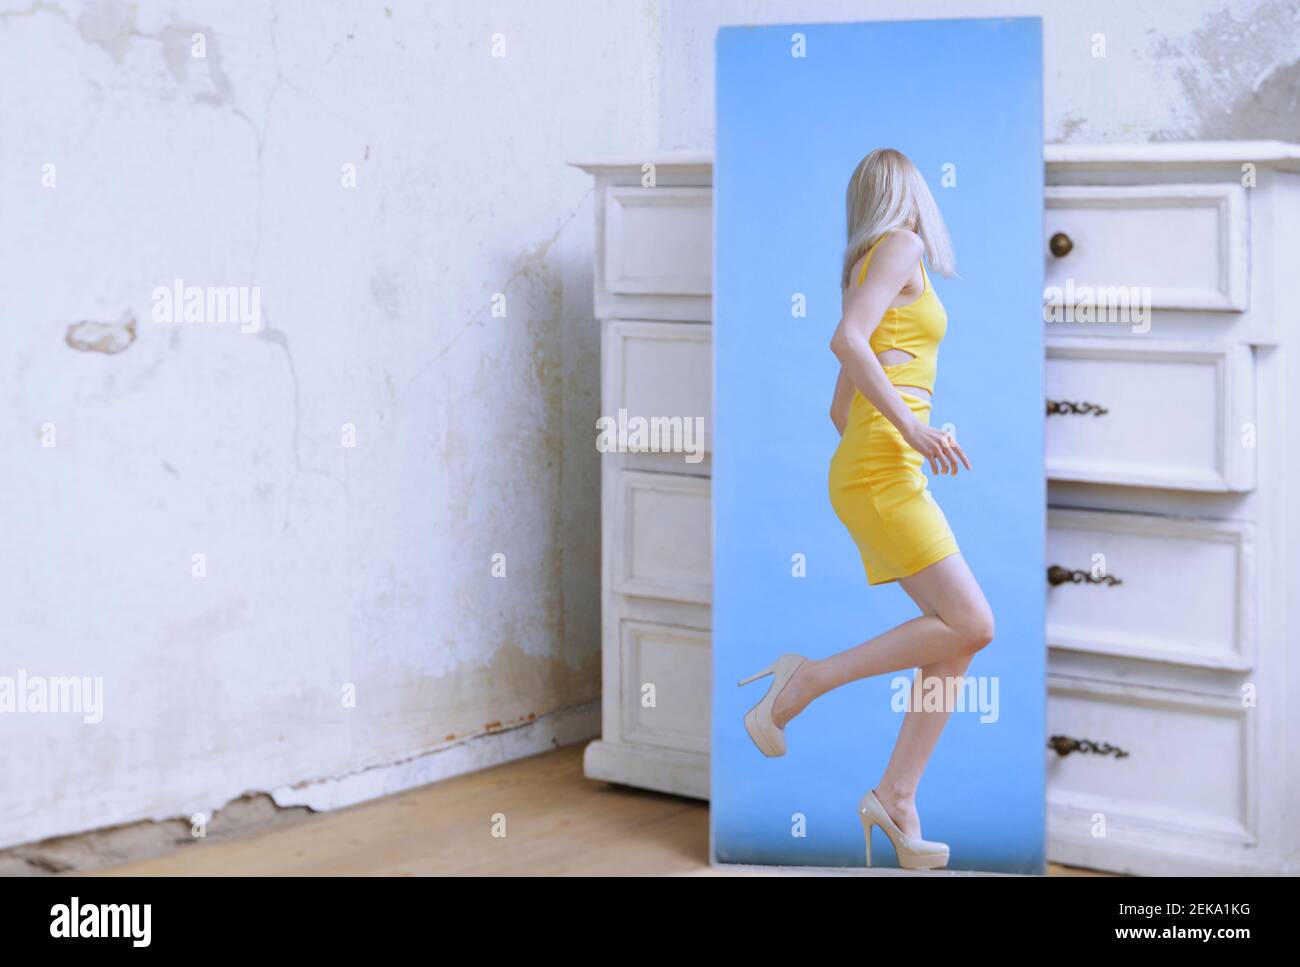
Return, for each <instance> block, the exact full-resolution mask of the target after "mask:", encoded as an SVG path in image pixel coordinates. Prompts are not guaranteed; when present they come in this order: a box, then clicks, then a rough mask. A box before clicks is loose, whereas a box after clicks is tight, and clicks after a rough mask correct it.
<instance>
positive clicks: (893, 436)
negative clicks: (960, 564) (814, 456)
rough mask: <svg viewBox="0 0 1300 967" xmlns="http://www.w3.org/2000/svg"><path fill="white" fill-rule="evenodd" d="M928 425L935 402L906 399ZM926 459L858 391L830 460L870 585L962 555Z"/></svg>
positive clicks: (836, 501)
mask: <svg viewBox="0 0 1300 967" xmlns="http://www.w3.org/2000/svg"><path fill="white" fill-rule="evenodd" d="M901 395H902V397H903V401H904V402H905V403H907V405H908V406H909V407H910V408H911V410H912V412H913V413H915V414H916V416H917V418H918V419H919V420H921V421H922V422H923V423H926V424H929V422H930V402H929V401H928V400H923V399H921V398H920V397H919V396H912V395H910V394H907V393H903V394H901ZM923 462H924V458H923V457H922V456H921V454H919V453H917V452H916V451H915V450H913V449H912V448H911V447H909V446H908V445H907V442H906V441H905V440H904V439H903V436H902V434H901V433H899V432H898V429H897V428H896V427H895V426H894V424H892V423H890V422H889V420H887V419H885V417H884V415H883V414H882V413H881V412H880V411H879V410H877V409H876V408H875V406H873V405H872V404H871V402H870V401H869V400H868V399H867V398H866V397H864V396H863V395H862V394H861V393H860V392H857V391H855V392H854V394H853V403H852V405H851V406H850V407H849V419H848V425H847V426H846V427H845V429H844V436H843V437H841V438H840V445H839V447H838V448H837V449H836V450H835V455H834V456H833V457H831V468H830V481H829V483H830V497H831V506H832V507H834V508H835V514H836V516H838V517H839V519H840V521H841V522H842V523H843V524H844V526H845V527H846V528H848V531H849V534H851V535H852V536H853V541H854V543H855V544H857V546H858V553H860V554H861V555H862V566H863V567H864V568H865V569H866V572H867V583H868V584H887V583H888V582H890V581H897V580H898V579H899V578H905V577H909V576H911V575H913V574H915V573H916V572H917V571H920V570H922V569H923V568H927V567H929V566H930V565H931V564H934V563H935V562H936V561H941V560H943V559H944V558H945V557H948V556H949V555H952V554H956V553H957V541H956V539H955V538H954V537H953V534H952V528H951V527H949V526H948V518H947V517H945V516H944V513H943V511H942V510H941V509H940V507H939V505H938V504H937V503H936V502H935V499H934V497H933V496H932V495H931V494H930V491H929V489H928V483H927V481H926V479H925V474H924V473H922V472H921V465H922V463H923Z"/></svg>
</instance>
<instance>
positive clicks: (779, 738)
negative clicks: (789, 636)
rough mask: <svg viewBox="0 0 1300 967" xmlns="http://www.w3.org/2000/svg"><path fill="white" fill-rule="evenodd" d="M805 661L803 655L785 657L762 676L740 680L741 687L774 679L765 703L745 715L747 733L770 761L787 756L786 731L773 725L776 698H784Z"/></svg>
mask: <svg viewBox="0 0 1300 967" xmlns="http://www.w3.org/2000/svg"><path fill="white" fill-rule="evenodd" d="M806 660H807V659H805V658H804V657H803V656H802V655H795V654H790V655H782V656H781V657H780V658H778V659H777V660H776V661H774V662H772V664H770V665H768V666H767V667H766V668H764V669H763V670H762V671H761V672H756V673H755V674H753V675H750V676H749V677H748V678H742V679H741V680H740V684H741V685H748V684H749V683H750V682H756V681H758V680H759V679H760V678H763V677H764V676H767V675H771V676H773V680H772V684H771V685H770V686H769V687H768V689H767V694H766V695H764V696H763V699H762V701H760V702H759V703H758V704H757V705H755V706H754V707H753V708H751V709H750V710H749V711H748V712H746V713H745V731H746V732H748V733H749V737H750V738H751V739H753V740H754V744H755V745H756V746H758V751H760V752H762V753H763V755H765V756H767V757H768V758H774V757H776V756H780V755H785V729H783V728H780V727H778V726H777V724H776V723H775V722H773V721H772V706H773V704H775V702H776V697H777V696H778V695H780V694H781V689H783V688H785V686H786V683H787V682H789V681H790V679H791V678H793V677H794V673H795V672H797V671H798V670H799V666H800V665H802V664H803V663H804V662H805V661H806Z"/></svg>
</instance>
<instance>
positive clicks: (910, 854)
mask: <svg viewBox="0 0 1300 967" xmlns="http://www.w3.org/2000/svg"><path fill="white" fill-rule="evenodd" d="M858 818H859V819H861V820H862V831H863V832H864V833H866V836H867V865H868V866H870V865H871V827H872V826H879V827H880V828H881V829H882V830H884V832H885V835H886V836H888V837H889V841H890V842H891V843H893V844H894V852H896V853H897V854H898V865H899V866H901V867H902V868H903V869H905V870H934V869H939V868H941V867H944V866H947V865H948V844H947V843H936V842H932V841H930V840H927V839H913V838H912V837H911V836H907V835H905V834H904V833H903V831H902V830H901V829H899V828H898V824H897V823H895V822H894V821H893V819H891V818H890V816H889V813H888V812H886V811H885V807H884V804H882V803H881V801H880V800H879V799H877V798H876V790H874V789H872V790H871V791H870V792H868V793H867V794H866V795H865V796H863V797H862V802H861V803H860V804H859V805H858Z"/></svg>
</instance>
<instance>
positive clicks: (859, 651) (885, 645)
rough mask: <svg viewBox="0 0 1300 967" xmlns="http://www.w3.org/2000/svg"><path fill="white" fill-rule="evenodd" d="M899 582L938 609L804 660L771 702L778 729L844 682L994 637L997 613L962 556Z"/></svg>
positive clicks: (945, 655)
mask: <svg viewBox="0 0 1300 967" xmlns="http://www.w3.org/2000/svg"><path fill="white" fill-rule="evenodd" d="M899 583H900V584H902V585H903V587H904V589H905V590H907V591H908V593H909V594H911V595H912V597H913V598H914V599H916V600H918V601H925V602H927V603H928V604H929V605H930V606H931V607H932V608H933V609H934V613H933V614H922V615H921V616H920V617H919V618H913V619H912V620H911V621H905V622H903V623H902V624H901V625H898V626H897V627H894V628H890V629H889V630H888V631H886V632H885V633H884V634H880V635H877V636H876V637H875V638H872V639H870V640H869V641H864V642H862V643H861V644H859V645H854V646H853V647H852V648H847V649H845V650H844V651H841V652H839V653H837V654H834V655H831V656H830V657H828V658H821V659H810V660H809V661H806V662H805V663H804V664H803V665H801V666H800V668H799V670H798V671H797V672H796V673H795V675H794V677H793V678H791V679H790V681H789V682H788V683H787V684H786V686H785V688H783V689H782V690H781V694H780V695H778V696H777V698H776V701H775V702H774V704H773V706H772V721H773V722H774V723H775V724H776V725H777V727H779V728H783V727H784V726H785V724H786V723H787V722H789V721H790V719H792V718H794V717H795V716H796V715H798V714H799V713H800V712H801V711H803V710H804V708H806V707H807V706H808V703H809V702H811V701H812V700H813V699H815V698H817V697H818V696H820V695H825V694H826V693H827V692H829V691H831V690H832V689H835V688H839V687H840V686H841V685H845V684H847V683H849V682H853V681H857V680H858V679H859V678H868V677H870V676H872V675H887V674H889V673H890V672H897V671H904V670H910V669H913V668H917V667H918V666H921V667H923V666H926V665H930V664H933V663H934V662H946V661H950V660H952V659H955V658H961V657H963V656H969V655H973V654H974V653H975V652H977V651H979V650H980V649H981V648H983V647H984V646H985V645H987V644H988V643H989V642H990V641H992V640H993V612H992V610H991V609H990V608H989V605H988V601H987V600H985V598H984V592H983V591H981V590H980V586H979V584H978V583H977V582H976V580H975V576H974V575H973V574H971V571H970V568H969V567H968V566H967V565H966V561H965V560H964V559H963V558H962V556H961V555H960V554H953V555H951V556H949V557H945V558H944V559H943V560H941V561H937V562H936V563H934V564H931V565H930V566H929V567H927V568H925V569H924V570H922V571H919V572H917V573H916V574H913V575H912V576H911V577H908V578H903V579H902V580H901V581H900V582H899ZM913 592H915V593H913Z"/></svg>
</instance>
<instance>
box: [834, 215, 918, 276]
mask: <svg viewBox="0 0 1300 967" xmlns="http://www.w3.org/2000/svg"><path fill="white" fill-rule="evenodd" d="M924 252H925V242H923V241H922V240H921V236H919V235H917V234H916V232H913V231H909V230H908V229H906V228H895V229H893V230H891V231H888V232H886V233H885V234H884V235H881V236H880V237H879V238H878V239H876V240H875V241H874V242H872V243H871V244H870V245H868V246H867V250H866V251H865V252H863V253H862V254H861V255H860V256H859V257H858V260H857V261H856V262H854V263H853V272H852V275H851V276H850V278H852V279H854V280H856V282H857V284H858V285H861V284H862V281H863V277H864V276H865V275H866V269H867V262H868V261H870V262H871V263H872V264H873V265H880V264H882V263H884V264H892V265H894V266H896V267H898V268H899V270H901V267H902V266H903V265H911V264H912V263H913V262H915V261H916V260H917V259H919V258H920V257H921V255H922V254H923V253H924Z"/></svg>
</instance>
